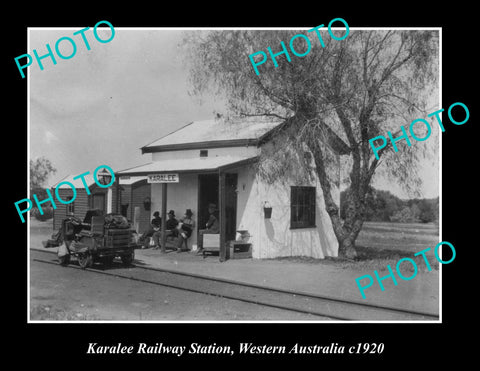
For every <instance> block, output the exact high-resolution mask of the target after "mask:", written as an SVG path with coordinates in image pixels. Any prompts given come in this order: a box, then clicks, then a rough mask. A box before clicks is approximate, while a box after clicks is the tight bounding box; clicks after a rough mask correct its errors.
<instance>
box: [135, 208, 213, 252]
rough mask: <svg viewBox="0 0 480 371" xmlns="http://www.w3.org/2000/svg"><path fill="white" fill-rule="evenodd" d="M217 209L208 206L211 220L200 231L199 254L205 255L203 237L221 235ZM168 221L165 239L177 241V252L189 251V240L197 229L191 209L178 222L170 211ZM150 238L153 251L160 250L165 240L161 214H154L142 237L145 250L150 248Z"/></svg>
mask: <svg viewBox="0 0 480 371" xmlns="http://www.w3.org/2000/svg"><path fill="white" fill-rule="evenodd" d="M216 211H217V207H216V205H215V204H213V203H210V204H209V205H208V213H209V218H208V221H207V223H206V225H205V228H204V229H200V230H199V239H198V241H197V245H198V250H197V254H202V253H203V235H204V234H215V233H219V222H218V218H217V217H216V215H215V214H216ZM167 216H168V219H167V220H166V222H165V237H166V238H168V237H173V238H174V239H176V250H177V252H179V253H180V252H182V251H189V249H188V243H187V241H188V239H189V238H190V236H191V235H192V233H193V230H194V228H195V221H194V219H193V213H192V210H191V209H187V210H186V211H185V214H184V215H183V217H182V218H180V220H177V219H176V217H175V212H174V211H173V210H170V211H169V212H168V214H167ZM148 237H150V238H151V239H152V240H153V242H154V244H155V245H154V246H153V249H160V245H161V241H162V240H163V236H162V218H161V217H160V213H159V212H158V211H155V212H154V213H153V219H152V221H151V223H150V228H149V230H148V231H146V232H145V233H144V234H143V235H142V239H143V240H144V248H147V247H148V244H149V239H148Z"/></svg>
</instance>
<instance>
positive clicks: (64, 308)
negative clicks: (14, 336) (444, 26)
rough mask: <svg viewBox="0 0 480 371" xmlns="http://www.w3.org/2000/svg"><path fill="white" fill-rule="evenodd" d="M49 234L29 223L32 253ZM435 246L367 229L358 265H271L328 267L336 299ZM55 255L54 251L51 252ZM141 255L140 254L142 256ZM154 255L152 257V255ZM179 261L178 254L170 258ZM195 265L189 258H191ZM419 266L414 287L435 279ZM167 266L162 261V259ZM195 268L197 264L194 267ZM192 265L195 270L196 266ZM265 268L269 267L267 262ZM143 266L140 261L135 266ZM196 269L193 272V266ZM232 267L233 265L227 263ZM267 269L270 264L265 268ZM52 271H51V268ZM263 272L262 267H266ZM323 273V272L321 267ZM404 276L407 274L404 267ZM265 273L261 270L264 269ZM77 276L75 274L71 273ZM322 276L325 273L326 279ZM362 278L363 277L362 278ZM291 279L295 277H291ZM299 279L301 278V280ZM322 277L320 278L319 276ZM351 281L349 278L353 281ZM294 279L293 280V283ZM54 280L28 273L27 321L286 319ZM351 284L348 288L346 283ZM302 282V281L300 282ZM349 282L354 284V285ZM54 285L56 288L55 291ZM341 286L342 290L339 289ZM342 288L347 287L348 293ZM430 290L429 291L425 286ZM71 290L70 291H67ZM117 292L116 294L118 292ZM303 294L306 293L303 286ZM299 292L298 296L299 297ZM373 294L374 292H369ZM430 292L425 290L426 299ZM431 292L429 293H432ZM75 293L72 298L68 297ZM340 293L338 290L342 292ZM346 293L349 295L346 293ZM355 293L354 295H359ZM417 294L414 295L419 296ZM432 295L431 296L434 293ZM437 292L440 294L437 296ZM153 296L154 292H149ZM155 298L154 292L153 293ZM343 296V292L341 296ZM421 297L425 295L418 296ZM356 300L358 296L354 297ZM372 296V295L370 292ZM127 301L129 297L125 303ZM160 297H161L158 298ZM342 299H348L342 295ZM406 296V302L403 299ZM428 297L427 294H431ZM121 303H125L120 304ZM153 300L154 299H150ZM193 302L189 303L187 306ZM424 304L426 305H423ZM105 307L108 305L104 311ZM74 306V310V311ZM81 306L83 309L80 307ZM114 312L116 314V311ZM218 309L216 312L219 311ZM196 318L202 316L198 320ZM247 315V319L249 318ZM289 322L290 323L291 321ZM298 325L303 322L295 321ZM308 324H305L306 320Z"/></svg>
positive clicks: (298, 260) (432, 231)
mask: <svg viewBox="0 0 480 371" xmlns="http://www.w3.org/2000/svg"><path fill="white" fill-rule="evenodd" d="M51 234H52V223H51V220H50V221H46V222H39V221H38V220H35V219H31V220H30V244H31V247H32V248H40V247H41V246H42V245H41V241H42V240H46V239H47V238H49V237H50V235H51ZM437 242H438V227H436V226H435V225H433V224H429V225H426V224H423V225H422V224H401V223H365V227H364V229H363V230H362V232H361V234H360V236H359V238H358V240H357V246H358V253H359V260H358V261H355V262H352V261H342V260H338V259H331V258H327V259H323V260H322V259H312V258H308V257H289V258H279V259H274V260H273V261H271V262H270V263H275V264H273V265H274V267H276V268H277V269H278V266H281V267H283V268H282V269H281V271H289V272H298V273H301V272H299V271H298V269H299V267H300V268H301V267H302V266H303V267H304V268H303V269H302V270H303V271H310V270H311V269H314V271H315V272H317V269H316V268H315V266H319V267H320V266H321V265H327V266H328V269H324V270H322V271H325V272H329V271H331V270H332V269H333V270H334V271H335V272H334V273H335V279H334V281H335V280H336V279H341V281H335V282H336V283H335V284H333V283H330V281H329V280H328V277H327V278H325V277H324V278H323V280H324V281H323V284H322V286H327V287H330V285H333V286H331V287H332V290H333V288H334V287H336V288H337V289H335V290H336V291H335V290H334V291H335V292H334V293H332V295H333V294H337V291H338V287H343V286H341V285H347V286H348V287H350V286H352V287H353V289H352V290H353V291H355V290H356V286H355V282H354V278H355V277H359V276H360V275H361V274H362V273H361V272H362V271H363V272H366V273H368V274H372V271H373V270H378V271H379V272H381V271H382V270H385V269H386V266H387V264H390V265H391V266H392V267H394V266H395V264H396V263H397V261H398V260H399V259H401V258H402V257H412V258H413V254H414V253H416V252H418V251H421V250H423V249H425V248H427V247H432V250H433V247H434V246H435V244H436V243H437ZM53 250H55V249H53ZM142 253H143V250H142ZM148 253H149V250H145V253H144V254H145V255H148ZM152 254H153V252H152ZM174 255H177V254H174ZM427 256H428V259H429V262H430V263H431V265H432V267H433V268H434V270H437V271H436V272H435V273H436V277H438V262H437V261H436V259H435V257H434V256H433V251H431V252H430V254H427ZM192 259H193V257H192ZM415 259H416V260H418V262H417V265H418V267H419V272H418V273H419V275H424V278H422V280H421V281H415V282H417V283H422V284H423V283H427V281H428V282H430V281H432V279H433V278H434V277H433V273H431V272H426V269H422V267H424V263H423V261H422V260H423V258H422V257H416V258H415ZM164 260H165V258H164ZM197 263H198V262H197ZM197 263H196V265H197ZM200 263H204V264H200V265H202V266H203V265H205V263H206V261H203V260H202V259H201V260H200ZM265 263H268V262H265ZM265 263H262V262H260V261H257V262H255V261H251V262H250V263H249V266H259V265H260V266H262V267H263V266H264V265H265ZM139 264H141V261H140V262H139ZM196 265H195V266H196ZM231 265H233V262H231ZM269 265H271V264H269ZM49 267H50V266H49ZM58 268H60V271H58V272H57V273H58V274H63V271H62V270H61V267H53V269H50V270H51V271H52V272H53V271H54V272H56V271H57V269H58ZM264 268H265V267H264ZM325 268H327V267H325ZM404 268H405V269H404V270H407V269H408V266H407V267H404ZM262 269H263V268H262ZM74 274H76V273H74ZM325 274H326V273H325ZM363 274H365V273H363ZM294 276H295V274H294ZM302 277H303V276H302ZM322 277H323V276H322ZM352 277H353V278H352ZM292 279H294V278H293V277H292ZM56 281H57V280H56V277H55V276H54V275H51V274H49V273H48V269H47V270H45V267H43V268H40V267H38V266H32V267H31V289H32V291H31V299H32V302H31V304H32V305H31V308H30V309H31V316H32V319H40V320H42V319H52V320H77V319H78V320H89V319H97V320H98V319H100V320H101V319H105V320H108V319H119V320H122V319H125V318H128V319H129V320H145V319H146V320H196V319H197V320H198V319H205V320H209V319H215V320H218V319H219V318H223V319H225V320H242V319H243V320H265V319H266V320H275V319H279V320H280V319H286V318H285V313H283V314H282V313H278V312H277V313H275V312H272V313H268V315H267V316H264V315H265V313H263V309H262V312H260V313H262V314H259V313H258V308H256V309H254V308H252V307H250V308H247V306H239V303H238V302H237V303H229V302H226V301H225V302H222V303H219V302H214V301H215V300H217V299H211V298H210V299H211V300H214V301H210V302H209V301H208V300H207V301H205V298H199V297H196V296H195V300H194V297H193V296H192V297H187V295H185V293H184V292H181V293H168V295H167V294H165V295H167V296H168V297H171V298H173V299H172V300H169V299H166V301H167V302H168V303H164V302H162V301H157V299H158V297H159V296H158V295H157V294H155V295H153V294H152V293H151V292H145V290H147V289H146V288H141V287H138V288H132V290H131V291H130V290H128V292H129V294H127V297H126V298H123V295H122V291H121V289H119V288H118V287H117V286H119V285H118V283H116V282H112V285H113V287H112V288H109V286H108V285H107V286H105V287H102V288H101V290H100V286H98V287H96V285H95V284H93V287H95V289H97V288H98V289H99V290H100V291H95V289H91V287H89V285H88V284H87V285H86V286H82V285H83V284H84V283H83V282H82V280H80V281H79V282H76V281H75V282H73V283H68V282H66V283H65V286H64V287H63V286H61V285H60V286H58V285H59V283H58V282H57V283H55V284H53V286H52V282H56ZM350 281H351V282H350ZM434 281H435V280H434V279H433V281H432V282H433V283H432V284H435V282H437V283H436V284H435V285H438V281H435V282H434ZM302 282H303V281H302ZM352 282H353V284H352ZM411 282H413V281H410V282H403V283H408V284H410V286H411V289H409V290H410V291H409V290H406V287H405V290H406V291H405V292H404V293H403V294H402V293H400V290H401V289H402V288H401V287H397V288H395V290H393V288H389V289H388V290H387V291H388V293H387V294H388V295H390V294H398V295H400V296H401V297H402V298H403V300H404V301H407V302H408V301H409V300H411V295H417V294H418V292H420V291H418V290H421V289H420V287H419V286H417V285H416V284H415V282H414V284H413V285H412V284H411ZM55 285H57V286H55ZM339 285H340V286H339ZM347 286H346V287H347ZM427 286H428V285H427ZM69 288H70V289H71V290H69ZM103 290H105V292H110V295H111V298H112V299H111V300H106V299H107V297H110V296H104V295H105V294H104V293H103ZM117 290H120V291H118V292H117ZM302 290H304V287H303V286H302ZM302 290H301V291H302ZM372 290H373V289H372ZM429 290H430V289H429V288H428V287H427V293H429V292H430V291H429ZM432 290H433V289H432ZM70 291H72V292H73V293H75V295H73V296H72V294H71V292H70ZM340 291H341V290H340ZM347 291H348V290H347ZM357 291H358V290H357ZM417 291H418V292H417ZM434 291H435V290H434ZM437 291H438V290H437ZM56 292H61V293H62V294H61V295H60V296H58V295H56ZM152 292H153V291H152ZM137 293H141V294H140V296H137ZM155 293H158V291H155ZM342 293H343V294H345V292H343V291H341V293H340V294H341V295H343V294H342ZM422 293H423V294H422V295H424V294H425V292H423V291H422ZM356 294H357V296H358V292H357V293H356ZM371 294H374V292H373V291H371ZM387 294H385V293H380V294H379V297H381V299H382V300H383V299H384V298H385V299H386V295H387ZM128 295H133V296H131V297H129V296H128ZM162 295H163V294H160V297H161V296H162ZM345 295H346V294H345ZM402 295H406V296H402ZM425 295H426V294H425ZM429 295H430V294H429ZM333 296H335V295H333ZM78 298H83V301H78ZM122 298H123V299H122ZM152 298H154V299H152ZM190 299H191V300H190ZM425 300H426V299H425ZM428 300H436V294H435V295H434V296H432V299H428ZM107 301H108V305H107ZM130 302H132V303H137V304H135V305H133V304H132V305H133V306H132V305H130V304H128V303H130ZM197 302H198V303H203V304H201V307H202V308H204V310H201V311H198V310H195V308H198V307H197V305H196V303H197ZM110 303H116V305H110ZM77 304H78V305H77ZM82 304H83V306H82ZM117 306H118V308H117ZM211 308H216V309H215V310H214V311H211ZM219 308H222V309H221V311H220V312H218V309H219ZM198 313H200V314H201V315H200V316H199V314H198ZM248 313H249V314H248ZM210 316H211V317H210ZM290 319H293V318H290ZM296 319H298V320H302V319H303V318H298V317H297V318H296ZM307 320H308V319H307Z"/></svg>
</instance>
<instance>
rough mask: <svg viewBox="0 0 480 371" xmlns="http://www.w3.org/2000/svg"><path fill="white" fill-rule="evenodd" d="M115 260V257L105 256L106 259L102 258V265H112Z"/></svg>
mask: <svg viewBox="0 0 480 371" xmlns="http://www.w3.org/2000/svg"><path fill="white" fill-rule="evenodd" d="M114 258H115V257H114V256H104V257H103V258H102V263H103V265H106V266H110V265H112V264H113V259H114Z"/></svg>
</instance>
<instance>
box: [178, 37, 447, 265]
mask: <svg viewBox="0 0 480 371" xmlns="http://www.w3.org/2000/svg"><path fill="white" fill-rule="evenodd" d="M298 33H301V32H300V31H295V30H275V31H272V30H237V31H203V32H202V31H195V32H187V33H186V35H185V38H184V40H183V45H184V46H185V50H186V51H187V56H186V58H185V60H186V61H187V63H189V68H190V82H191V84H192V88H193V89H192V92H193V93H194V94H196V95H198V94H201V93H205V92H213V93H215V94H217V95H219V96H222V97H223V98H224V99H225V100H226V102H227V104H228V107H229V110H230V114H233V115H243V116H253V117H257V116H262V117H273V118H277V119H280V120H284V125H281V126H280V129H279V130H277V132H276V133H275V135H276V138H277V139H278V141H277V149H278V151H279V152H276V151H270V153H269V152H268V151H265V152H263V151H262V155H261V158H260V162H262V161H267V162H270V163H271V162H272V156H271V153H274V154H276V157H277V160H278V161H279V162H278V163H277V166H273V167H272V168H273V170H274V171H273V173H270V176H272V174H273V176H274V177H277V178H280V179H281V178H282V177H283V176H284V174H285V172H282V171H278V169H281V168H282V164H287V163H288V162H291V160H292V158H291V156H289V155H288V151H290V150H291V149H293V150H294V151H295V152H297V153H298V159H300V161H299V163H300V165H301V166H302V167H304V169H305V171H304V174H305V176H306V177H309V176H311V175H312V172H314V174H315V176H316V177H317V178H318V180H319V182H320V185H321V187H322V190H323V193H324V198H325V205H326V210H327V212H328V214H329V216H330V219H331V221H332V226H333V229H334V232H335V235H336V237H337V239H338V241H339V245H340V247H339V254H340V255H344V256H347V257H355V255H356V254H355V249H354V242H355V239H356V237H357V236H358V233H359V232H360V230H361V227H362V224H363V220H364V217H365V214H366V212H365V207H366V198H367V193H368V189H369V186H370V183H371V181H372V177H373V175H374V174H375V172H376V171H377V168H378V167H379V166H380V165H382V164H385V165H387V166H384V167H383V168H384V169H383V171H384V172H385V173H386V175H387V176H390V177H394V178H395V179H397V180H398V182H399V184H401V185H402V186H404V188H406V189H407V190H408V191H409V192H414V191H415V190H416V188H417V187H418V186H419V184H420V178H419V176H418V173H417V165H418V160H419V158H420V156H424V155H426V154H428V151H427V149H426V148H427V147H426V146H422V145H413V146H411V147H407V146H406V145H405V143H402V144H399V147H400V149H399V151H398V152H394V151H393V149H392V146H391V145H387V146H386V147H384V149H382V150H380V151H379V156H380V160H377V159H375V157H374V156H373V153H372V151H371V148H370V146H369V142H368V140H369V139H371V138H373V137H375V136H377V135H380V134H382V135H383V134H386V132H387V131H391V132H392V135H393V136H394V137H396V136H398V132H399V131H400V130H399V129H400V126H401V125H405V123H409V122H410V121H412V120H413V119H415V118H419V117H426V114H427V100H428V97H429V96H430V95H432V94H437V93H438V91H437V90H436V89H437V86H436V82H437V76H438V32H437V31H430V30H402V31H392V30H388V31H386V30H382V31H371V30H369V31H366V30H356V31H352V30H350V34H349V35H348V37H347V38H346V39H344V40H342V41H337V40H332V39H331V38H330V37H329V36H328V35H327V34H326V32H323V33H322V31H320V33H321V34H322V37H323V40H324V42H325V46H324V47H321V45H320V43H319V42H318V40H316V42H312V43H311V44H312V49H311V51H310V53H309V54H308V55H307V56H306V57H304V58H297V57H295V56H292V60H291V62H290V63H289V62H288V61H287V60H286V59H285V56H279V57H278V58H277V61H278V67H274V64H273V63H272V61H271V59H269V60H268V61H267V62H266V63H264V64H262V65H261V66H260V67H259V70H260V75H258V76H257V75H256V74H255V72H254V70H253V68H252V65H251V63H250V60H249V58H248V55H249V54H252V53H254V52H257V51H259V50H266V49H267V47H268V46H270V47H271V48H272V50H273V51H274V52H278V51H280V49H281V44H280V42H281V41H283V42H284V43H285V44H286V45H288V42H289V40H290V39H291V38H292V37H293V36H294V35H296V34H298ZM309 35H312V37H316V35H314V34H309ZM312 37H310V39H311V38H312ZM297 51H299V50H298V48H297ZM299 52H301V51H299ZM328 130H332V131H333V132H335V133H336V134H337V135H338V136H339V137H340V138H342V139H343V140H344V141H345V142H346V143H347V145H348V146H349V149H350V155H349V157H350V161H349V163H350V165H349V166H350V168H349V172H350V174H349V182H350V189H351V192H350V193H349V194H348V197H347V198H346V199H345V203H346V205H347V207H346V209H345V218H344V219H343V220H340V218H339V215H338V214H339V213H338V211H339V205H337V204H336V202H335V200H334V198H333V197H332V195H331V186H332V185H331V184H330V183H331V181H330V179H332V177H329V176H328V173H327V172H328V160H327V156H326V154H325V151H324V149H323V148H322V145H321V144H320V143H321V142H324V140H322V138H323V139H325V138H326V136H327V135H328ZM417 135H419V136H420V135H422V134H421V133H417ZM281 152H283V154H284V155H283V156H281V155H279V153H281ZM303 152H309V153H310V154H311V158H312V161H307V160H305V159H306V156H304V155H303ZM277 160H276V161H277ZM266 170H267V172H268V168H266Z"/></svg>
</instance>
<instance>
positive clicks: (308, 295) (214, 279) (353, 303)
mask: <svg viewBox="0 0 480 371" xmlns="http://www.w3.org/2000/svg"><path fill="white" fill-rule="evenodd" d="M31 250H32V251H37V252H42V253H47V254H56V253H55V252H53V251H45V250H40V249H31ZM33 260H34V261H38V262H42V263H47V264H52V265H58V263H57V262H53V261H47V260H42V259H36V258H33ZM68 267H69V268H75V269H81V268H80V267H77V266H75V265H68ZM135 268H136V269H143V270H149V271H156V272H162V273H168V274H174V275H179V276H185V277H191V278H196V279H202V280H206V281H212V282H220V283H227V284H229V285H235V286H239V287H250V288H254V289H257V290H263V291H266V292H278V293H281V294H287V295H295V296H296V297H303V298H312V299H316V300H321V301H325V302H334V303H340V304H346V305H350V306H360V307H364V308H366V309H373V310H380V311H385V312H390V313H399V314H405V315H411V316H421V317H428V318H433V319H438V318H439V316H438V315H436V314H433V313H427V312H420V311H413V310H407V309H399V308H392V307H387V306H382V305H376V304H371V303H361V302H357V301H349V300H345V299H339V298H332V297H328V296H321V295H315V294H311V293H305V292H298V291H293V290H286V289H280V288H274V287H268V286H261V285H256V284H252V283H245V282H239V281H233V280H228V279H224V278H217V277H210V276H203V275H198V274H193V273H186V272H178V271H174V270H169V269H163V268H154V267H143V266H135ZM84 270H86V271H89V272H94V273H98V274H104V275H108V276H113V277H118V278H124V279H130V280H134V281H139V282H144V283H149V284H154V285H159V286H164V287H169V288H175V289H180V290H185V291H190V292H196V293H200V294H205V295H212V296H217V297H223V298H226V299H232V300H239V301H243V302H247V303H251V304H257V305H263V306H268V307H273V308H277V309H283V310H288V311H293V312H299V313H304V314H310V315H315V316H321V317H328V318H332V319H340V320H349V321H350V320H353V319H352V318H349V317H344V316H339V315H332V314H325V313H320V312H317V311H311V310H303V309H300V308H293V307H288V306H284V305H277V304H272V303H267V302H264V301H259V300H252V299H246V298H241V297H238V296H231V295H225V294H220V293H214V292H209V291H205V290H200V289H192V288H187V287H182V286H178V285H172V284H167V283H161V282H158V281H151V280H146V279H142V278H138V277H133V276H128V275H122V274H118V273H113V272H111V271H105V270H99V269H93V268H86V269H84Z"/></svg>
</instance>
